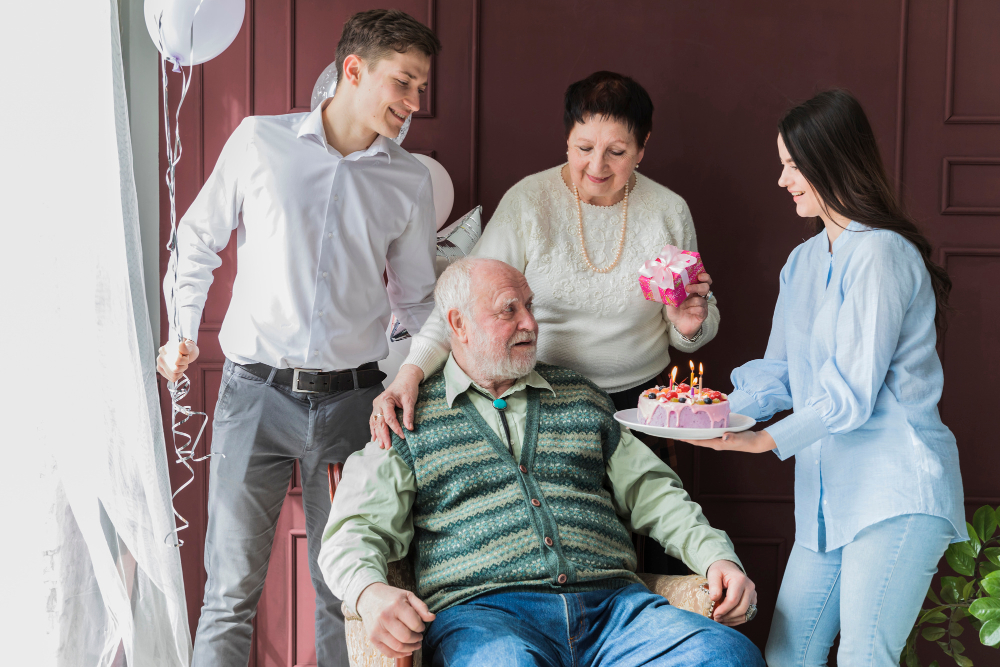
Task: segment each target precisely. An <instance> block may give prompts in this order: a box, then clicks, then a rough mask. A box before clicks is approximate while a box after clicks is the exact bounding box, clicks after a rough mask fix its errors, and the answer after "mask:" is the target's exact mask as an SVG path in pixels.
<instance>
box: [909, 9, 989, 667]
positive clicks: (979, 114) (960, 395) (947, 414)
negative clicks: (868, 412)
mask: <svg viewBox="0 0 1000 667" xmlns="http://www.w3.org/2000/svg"><path fill="white" fill-rule="evenodd" d="M906 18H907V23H906V33H905V37H906V39H905V44H904V48H905V60H904V63H905V66H904V67H903V69H902V73H903V75H904V77H903V79H902V80H903V87H902V88H901V91H900V92H901V95H902V98H903V99H904V100H905V102H904V104H903V108H902V115H901V118H900V121H901V125H900V128H899V136H901V137H902V141H901V144H900V148H901V150H900V154H899V155H898V158H897V159H898V163H899V168H900V169H901V170H902V176H903V178H902V183H903V194H904V196H905V197H906V200H907V202H908V203H909V204H910V206H911V210H912V212H913V213H914V215H915V216H916V218H917V219H918V220H919V221H920V223H922V225H923V228H924V229H925V230H926V231H927V233H928V234H929V235H930V237H931V240H932V241H933V243H934V247H935V249H936V251H937V261H938V262H939V263H940V264H942V265H943V266H944V267H945V268H946V269H947V270H948V273H949V275H950V276H951V279H952V282H953V287H952V292H951V305H952V307H953V311H952V312H951V314H950V316H949V318H948V322H949V328H948V331H947V333H946V334H945V335H944V337H943V338H942V339H941V340H940V341H939V344H938V349H939V351H940V354H941V361H942V363H943V364H944V377H945V384H944V389H945V393H944V396H943V398H942V400H941V417H942V419H943V420H944V422H945V424H947V425H948V426H949V427H950V428H951V430H952V431H953V432H954V433H955V437H956V438H957V439H958V447H959V454H960V463H961V468H962V480H963V482H964V485H965V506H966V512H967V514H968V519H969V521H971V520H972V514H973V512H974V511H975V510H976V509H977V508H978V507H980V506H982V505H984V504H990V505H991V506H993V507H996V506H997V505H1000V484H998V482H997V471H998V470H1000V448H998V447H997V438H996V436H995V435H994V434H993V430H992V429H990V428H989V427H988V426H987V420H983V419H981V418H979V417H977V416H974V415H991V414H997V413H998V411H1000V386H998V384H997V379H998V378H1000V308H998V306H1000V297H998V296H997V292H998V290H1000V38H998V30H997V29H998V26H1000V3H997V2H995V1H994V0H949V1H948V2H944V1H942V0H911V2H910V4H909V13H908V15H907V17H906ZM970 392H971V393H972V394H973V395H975V396H976V398H975V401H976V403H977V404H978V407H976V408H973V409H972V410H970V400H969V395H970ZM941 569H943V570H944V571H945V574H948V575H954V574H955V573H954V572H952V571H950V568H948V565H947V563H945V562H944V561H942V564H941ZM961 641H962V643H963V644H964V646H965V647H966V649H968V650H967V652H966V655H968V656H969V657H970V658H971V659H972V660H974V661H975V664H977V665H991V664H996V663H997V661H998V660H1000V658H998V657H997V651H996V650H995V649H987V648H985V647H983V646H982V645H981V644H980V643H979V641H978V638H976V637H975V635H974V634H973V633H969V632H967V633H965V634H964V635H962V637H961ZM925 644H928V646H926V650H925V652H924V657H925V664H926V662H929V661H930V660H931V659H938V660H940V661H941V664H942V665H944V664H950V663H951V660H950V658H948V657H946V656H944V655H943V654H942V653H941V652H940V651H939V650H938V649H937V647H934V646H932V645H930V644H929V642H925Z"/></svg>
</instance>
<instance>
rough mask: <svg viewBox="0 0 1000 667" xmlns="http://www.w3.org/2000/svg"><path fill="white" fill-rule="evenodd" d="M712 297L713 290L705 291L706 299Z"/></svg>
mask: <svg viewBox="0 0 1000 667" xmlns="http://www.w3.org/2000/svg"><path fill="white" fill-rule="evenodd" d="M711 298H712V290H708V292H706V293H705V299H711Z"/></svg>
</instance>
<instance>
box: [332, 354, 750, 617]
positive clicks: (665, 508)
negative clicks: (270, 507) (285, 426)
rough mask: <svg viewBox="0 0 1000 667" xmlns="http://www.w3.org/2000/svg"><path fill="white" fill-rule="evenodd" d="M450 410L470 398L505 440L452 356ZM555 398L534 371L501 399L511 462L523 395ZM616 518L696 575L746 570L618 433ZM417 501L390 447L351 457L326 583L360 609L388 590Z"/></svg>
mask: <svg viewBox="0 0 1000 667" xmlns="http://www.w3.org/2000/svg"><path fill="white" fill-rule="evenodd" d="M443 373H444V378H445V392H446V398H447V401H448V405H449V406H450V405H452V404H453V403H454V401H455V398H456V397H457V396H458V395H460V394H463V393H464V394H467V395H468V397H469V400H470V402H471V403H472V405H473V406H474V407H475V408H476V410H477V411H478V412H479V414H480V415H482V417H483V419H484V420H485V421H486V423H487V424H488V425H489V426H490V428H492V429H493V431H494V432H495V433H496V434H497V435H498V436H499V437H500V439H501V441H503V442H505V443H506V434H505V432H504V429H503V426H502V423H501V421H500V414H499V412H498V411H497V410H496V408H494V407H493V398H492V395H490V394H489V392H488V391H487V390H485V389H483V388H482V387H480V386H478V385H477V384H476V383H475V382H473V381H472V379H471V378H470V377H469V376H468V375H467V374H466V373H465V372H464V371H463V370H462V369H461V368H460V367H459V365H458V363H457V362H456V361H455V358H454V357H449V358H448V362H447V363H446V364H445V367H444V370H443ZM528 387H534V388H536V389H539V390H542V391H550V392H551V391H552V387H551V386H550V385H549V383H548V382H546V381H545V379H544V378H542V376H541V375H539V374H538V373H536V372H534V371H532V372H531V373H529V374H528V375H526V376H524V377H523V378H521V379H519V380H518V381H517V382H516V383H515V384H514V385H513V386H512V387H511V388H510V389H508V390H507V391H506V392H504V394H503V396H502V397H501V398H503V399H504V400H505V401H506V402H507V407H506V409H505V410H504V412H505V414H506V417H507V425H508V427H509V429H510V439H511V443H510V444H511V448H512V449H513V452H514V458H515V459H519V458H520V454H521V442H522V440H523V439H524V428H525V421H526V415H527V411H528V398H527V388H528ZM607 474H608V479H609V480H610V482H611V487H612V489H613V492H614V506H615V511H616V512H617V513H618V515H619V516H620V517H621V518H622V520H623V521H624V522H625V524H626V526H628V528H629V529H630V530H632V531H633V532H637V533H640V534H642V535H648V536H649V537H651V538H652V539H654V540H656V541H657V542H659V543H660V544H661V545H662V546H663V548H664V549H666V552H667V553H668V554H670V555H671V556H674V557H675V558H680V559H681V560H682V561H684V563H685V564H686V565H687V566H688V567H689V568H691V569H692V570H693V571H695V572H698V573H700V574H705V573H706V572H707V571H708V568H709V566H710V565H711V564H712V563H714V562H716V561H719V560H729V561H733V562H734V563H736V564H737V565H739V564H740V561H739V559H738V558H737V557H736V554H735V552H734V551H733V545H732V542H730V541H729V538H728V537H727V536H726V534H725V533H724V532H723V531H721V530H717V529H715V528H712V527H711V526H710V525H709V524H708V521H706V520H705V517H704V515H703V514H702V512H701V507H700V506H699V505H698V504H697V503H695V502H693V501H692V500H691V498H690V497H689V496H688V494H687V492H686V491H685V490H684V488H683V486H682V485H681V481H680V478H678V477H677V474H676V473H674V471H673V470H671V469H670V467H669V466H667V464H665V463H664V462H663V461H661V460H660V458H659V457H657V456H656V455H655V454H654V453H653V452H652V451H650V449H649V448H648V447H646V445H645V444H643V443H642V442H640V441H639V440H637V439H636V438H635V437H634V436H633V435H632V434H631V432H629V431H628V429H626V428H625V427H622V436H621V441H620V442H619V445H618V448H617V449H616V450H615V452H614V454H612V456H611V458H610V459H609V460H608V463H607ZM416 495H417V483H416V479H415V478H414V476H413V471H412V470H410V468H409V466H407V465H406V463H404V462H403V459H402V458H401V457H400V456H399V454H398V453H396V451H395V450H394V449H381V448H380V447H379V446H378V445H377V444H375V443H368V445H367V446H366V447H365V448H364V449H363V450H361V451H359V452H356V453H354V454H352V455H351V456H350V458H348V460H347V463H346V464H345V465H344V473H343V478H342V479H341V482H340V485H339V486H338V487H337V494H336V497H335V499H334V502H333V506H332V508H331V510H330V518H329V520H328V522H327V525H326V530H325V532H324V534H323V546H322V549H321V551H320V555H319V565H320V568H321V569H322V571H323V576H324V577H325V579H326V583H327V585H328V586H330V589H331V590H332V591H333V593H334V595H336V596H337V597H338V598H340V599H341V600H344V601H346V602H347V603H348V605H349V606H350V607H351V608H356V604H357V600H358V597H359V596H360V595H361V592H362V591H363V590H364V589H365V588H367V587H368V586H369V585H371V584H373V583H386V567H387V564H388V563H389V562H392V561H396V560H400V559H402V558H404V557H405V556H406V553H407V551H408V550H409V547H410V542H411V541H412V540H413V519H412V515H411V512H410V510H411V508H412V507H413V503H414V499H415V498H416Z"/></svg>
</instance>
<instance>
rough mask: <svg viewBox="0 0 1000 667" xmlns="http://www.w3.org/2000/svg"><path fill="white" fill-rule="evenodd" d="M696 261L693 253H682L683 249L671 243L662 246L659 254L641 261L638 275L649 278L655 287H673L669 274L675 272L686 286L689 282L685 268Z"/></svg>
mask: <svg viewBox="0 0 1000 667" xmlns="http://www.w3.org/2000/svg"><path fill="white" fill-rule="evenodd" d="M697 263H698V258H697V257H695V256H694V255H687V254H684V251H683V250H681V249H680V248H677V247H675V246H672V245H665V246H663V250H661V251H660V254H659V255H657V256H656V257H654V258H653V259H650V260H648V261H645V262H643V263H642V266H640V267H639V275H640V276H646V277H647V278H649V282H650V284H651V285H653V286H655V287H661V286H662V287H665V288H666V289H673V287H674V280H673V277H672V276H671V274H672V273H676V274H677V275H679V276H680V277H681V283H683V284H684V286H685V287H686V286H687V285H688V283H690V282H691V281H690V279H689V278H688V272H687V270H686V269H687V268H688V267H689V266H694V265H695V264H697Z"/></svg>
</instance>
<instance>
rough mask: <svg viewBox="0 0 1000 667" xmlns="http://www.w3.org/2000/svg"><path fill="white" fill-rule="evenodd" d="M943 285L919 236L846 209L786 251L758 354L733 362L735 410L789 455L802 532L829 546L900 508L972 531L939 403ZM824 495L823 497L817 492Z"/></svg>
mask: <svg viewBox="0 0 1000 667" xmlns="http://www.w3.org/2000/svg"><path fill="white" fill-rule="evenodd" d="M934 313H935V299H934V292H933V289H932V287H931V282H930V274H929V273H928V272H927V269H926V267H925V266H924V262H923V259H922V258H921V256H920V254H919V252H918V251H917V250H916V248H915V247H914V246H913V245H912V244H911V243H909V242H908V241H906V240H905V239H904V238H903V237H902V236H900V235H899V234H896V233H895V232H890V231H886V230H875V229H871V228H869V227H866V226H864V225H862V224H859V223H857V222H852V223H851V224H850V225H849V226H848V227H847V229H846V231H844V232H842V233H841V234H840V236H838V237H837V240H836V241H835V242H834V243H833V247H832V252H831V249H830V244H829V241H828V237H827V234H826V232H825V231H823V232H821V233H820V234H817V235H816V236H815V237H813V238H812V239H810V240H808V241H806V242H805V243H803V244H801V245H800V246H798V247H797V248H795V250H793V251H792V253H791V255H790V256H789V258H788V262H787V263H786V264H785V266H784V268H783V269H782V270H781V289H780V293H779V295H778V303H777V305H776V307H775V311H774V321H773V324H772V328H771V338H770V341H769V342H768V346H767V351H766V353H765V354H764V358H763V359H758V360H755V361H751V362H749V363H747V364H744V365H743V366H741V367H739V368H737V369H736V370H734V371H733V373H732V382H733V386H734V387H735V391H734V392H733V393H732V394H731V395H730V397H729V400H730V405H731V408H732V410H733V411H734V412H738V413H741V414H745V415H748V416H750V417H753V418H754V419H756V420H758V421H764V420H767V419H770V418H771V417H772V416H773V415H774V414H776V413H777V412H780V411H782V410H788V409H794V411H795V412H794V414H792V415H790V416H788V417H786V418H784V419H782V420H780V421H778V422H777V423H775V424H773V425H771V426H770V427H768V428H767V431H768V433H770V435H771V437H772V438H774V441H775V443H776V444H777V449H776V450H775V452H776V453H777V455H778V456H779V457H780V458H781V459H782V460H784V459H787V458H789V457H790V456H795V526H796V537H795V539H796V541H797V542H798V543H799V544H801V545H802V546H804V547H806V548H808V549H811V550H813V551H816V550H818V544H819V542H818V530H819V522H818V516H819V512H820V509H822V512H823V518H824V521H825V524H826V535H825V538H826V548H827V549H831V550H832V549H837V548H839V547H841V546H843V545H845V544H847V543H849V542H850V541H851V540H852V539H853V538H854V536H855V535H856V534H857V533H858V532H859V531H860V530H862V529H863V528H865V527H867V526H870V525H872V524H874V523H877V522H879V521H882V520H884V519H888V518H891V517H894V516H898V515H901V514H913V513H919V514H930V515H932V516H939V517H942V518H944V519H947V520H948V521H950V522H951V523H952V525H953V527H954V539H955V541H961V540H965V539H967V538H968V536H967V533H966V529H965V510H964V504H963V492H962V479H961V475H960V473H959V467H958V449H957V447H956V443H955V437H954V436H953V435H952V433H951V431H950V430H949V429H948V427H946V426H945V425H944V424H943V423H942V422H941V418H940V416H939V414H938V402H939V401H940V400H941V392H942V385H943V381H944V377H943V373H942V369H941V362H940V360H939V359H938V356H937V352H936V350H935V344H936V342H937V338H936V333H935V329H934ZM821 497H822V499H823V504H822V507H820V498H821Z"/></svg>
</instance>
